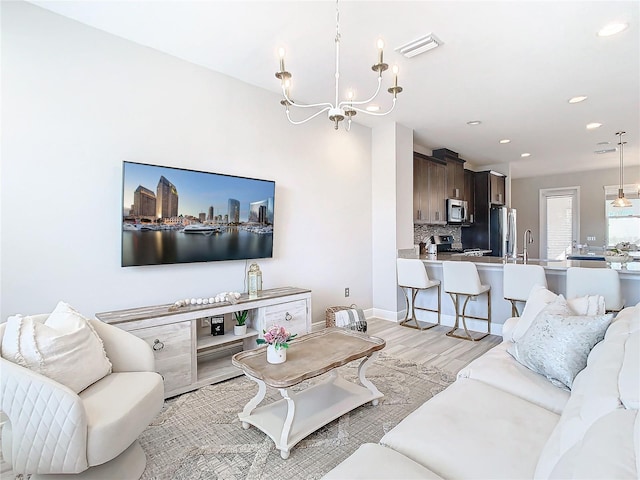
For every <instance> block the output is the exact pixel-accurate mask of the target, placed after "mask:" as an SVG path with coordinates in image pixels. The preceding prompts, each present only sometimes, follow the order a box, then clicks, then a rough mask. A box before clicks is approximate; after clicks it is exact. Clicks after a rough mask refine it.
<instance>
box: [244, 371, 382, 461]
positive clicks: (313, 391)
mask: <svg viewBox="0 0 640 480" xmlns="http://www.w3.org/2000/svg"><path fill="white" fill-rule="evenodd" d="M367 360H368V359H365V362H366V361H367ZM363 363H364V362H363ZM363 373H364V372H363ZM248 376H249V375H248ZM363 377H364V375H363ZM249 378H251V379H252V380H253V381H255V382H256V383H258V385H259V391H258V394H257V395H256V397H255V398H254V399H253V400H252V401H251V402H249V404H247V406H246V407H245V410H244V411H243V412H242V413H240V414H239V415H238V417H239V418H240V420H241V421H242V426H243V428H245V429H246V428H249V425H253V426H255V427H256V428H258V429H260V430H261V431H263V432H264V433H266V434H267V435H268V436H269V437H270V438H271V439H272V440H273V441H274V443H275V445H276V448H277V449H278V450H280V455H281V456H282V458H283V459H287V458H288V457H289V452H290V450H291V448H292V447H293V446H294V445H296V444H297V443H298V442H300V440H302V439H304V438H305V437H307V436H308V435H309V434H311V433H313V432H315V431H316V430H318V429H319V428H320V427H323V426H324V425H326V424H328V423H330V422H332V421H333V420H335V419H336V418H339V417H341V416H342V415H344V414H345V413H347V412H350V411H351V410H353V409H354V408H357V407H360V406H361V405H364V404H365V403H368V402H372V404H373V405H377V404H378V399H379V398H381V397H383V396H384V395H383V394H382V393H380V392H379V391H378V390H377V389H376V388H375V387H373V390H375V391H372V389H370V388H365V387H362V386H360V385H357V384H355V383H352V382H349V381H347V380H345V379H343V378H342V377H340V376H339V375H337V374H336V373H335V371H332V372H331V373H329V374H328V378H326V379H325V380H323V381H321V382H319V383H317V384H315V385H313V386H311V387H309V388H307V389H306V390H303V391H301V392H293V391H291V390H290V389H279V391H280V393H281V395H282V396H283V397H284V398H283V399H282V400H278V401H276V402H274V403H271V404H269V405H264V406H262V407H257V408H253V407H254V406H255V405H257V404H258V403H260V401H261V400H262V398H264V394H265V392H266V385H265V384H264V382H262V381H261V380H259V379H256V378H253V377H251V376H249ZM252 403H253V405H252ZM247 410H248V412H247ZM290 417H291V422H290V423H289V424H288V425H287V423H288V422H289V419H290Z"/></svg>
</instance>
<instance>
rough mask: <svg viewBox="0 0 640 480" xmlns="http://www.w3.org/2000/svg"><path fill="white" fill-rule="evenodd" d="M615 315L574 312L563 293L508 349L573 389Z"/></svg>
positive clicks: (553, 379) (536, 368)
mask: <svg viewBox="0 0 640 480" xmlns="http://www.w3.org/2000/svg"><path fill="white" fill-rule="evenodd" d="M612 318H613V315H593V316H588V315H573V311H572V310H571V308H570V307H569V305H568V304H567V302H566V301H565V300H564V298H563V297H562V295H558V298H557V299H556V300H555V301H554V302H552V303H550V304H549V305H547V306H546V307H545V308H544V309H542V311H541V312H540V313H538V315H537V316H536V318H535V320H534V321H533V322H532V324H531V326H530V327H529V329H528V330H527V331H526V332H525V333H524V335H523V336H522V337H521V338H520V339H519V340H518V341H517V342H515V343H514V344H512V345H510V346H509V348H508V349H507V351H508V352H509V353H510V354H511V355H512V356H513V357H514V358H515V359H516V360H517V361H518V362H520V363H521V364H522V365H524V366H525V367H527V368H529V369H530V370H533V371H534V372H536V373H539V374H541V375H544V376H545V377H546V378H548V379H549V381H551V382H552V383H553V384H554V385H557V386H559V387H562V388H569V389H571V385H572V384H573V379H574V378H575V376H576V375H577V374H578V373H580V372H581V371H582V370H583V369H584V368H585V367H586V366H587V357H588V356H589V352H591V349H592V348H593V347H594V346H595V345H596V344H597V343H598V342H600V341H601V340H602V339H603V338H604V334H605V332H606V330H607V327H608V326H609V324H610V323H611V319H612Z"/></svg>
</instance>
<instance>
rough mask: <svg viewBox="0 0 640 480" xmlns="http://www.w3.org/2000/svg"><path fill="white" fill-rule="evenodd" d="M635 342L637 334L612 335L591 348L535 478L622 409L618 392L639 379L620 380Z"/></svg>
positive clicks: (634, 386) (543, 475)
mask: <svg viewBox="0 0 640 480" xmlns="http://www.w3.org/2000/svg"><path fill="white" fill-rule="evenodd" d="M616 323H617V322H614V324H613V325H612V326H611V327H610V329H611V328H613V327H614V326H615V325H616ZM639 341H640V332H636V333H633V334H627V335H622V334H620V335H616V334H612V335H607V336H606V337H605V340H604V341H603V342H600V343H599V344H598V345H596V346H595V347H594V348H593V350H592V351H591V354H590V355H589V358H588V361H587V368H585V369H584V370H583V371H582V372H580V373H579V374H578V375H577V376H576V378H575V381H574V383H573V388H572V391H571V397H570V398H569V401H568V402H567V405H566V407H565V409H564V411H563V412H562V416H561V417H560V421H559V422H558V425H557V426H556V428H555V429H554V431H553V433H552V434H551V436H550V437H549V440H548V441H547V444H546V445H545V447H544V449H543V451H542V454H541V455H540V459H539V461H538V465H537V467H536V478H547V477H548V476H549V475H550V474H551V472H552V471H553V469H554V468H555V466H556V464H557V463H558V461H559V459H560V458H561V457H562V456H563V455H564V454H565V453H566V452H567V451H568V450H569V449H571V448H572V447H574V446H575V445H576V444H577V443H578V442H580V441H581V440H582V438H583V436H584V435H585V432H586V431H587V430H588V429H589V428H590V427H591V425H593V424H594V423H595V422H596V421H597V420H598V419H600V418H601V417H603V416H605V415H607V414H609V413H611V412H613V411H614V410H616V409H621V408H623V403H622V398H621V391H624V390H627V389H628V390H634V389H635V391H636V392H637V390H638V389H640V378H639V377H637V376H636V377H635V379H633V378H628V377H626V378H624V379H623V376H621V372H622V371H623V367H626V366H625V365H624V364H625V363H626V361H628V360H629V357H628V352H627V351H628V350H629V349H633V348H634V344H637V342H639ZM621 379H622V380H621ZM636 396H637V393H636Z"/></svg>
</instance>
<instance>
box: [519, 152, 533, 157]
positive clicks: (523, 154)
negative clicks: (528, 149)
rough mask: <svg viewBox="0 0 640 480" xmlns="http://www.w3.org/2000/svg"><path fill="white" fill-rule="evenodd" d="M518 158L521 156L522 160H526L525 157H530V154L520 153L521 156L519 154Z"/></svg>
mask: <svg viewBox="0 0 640 480" xmlns="http://www.w3.org/2000/svg"><path fill="white" fill-rule="evenodd" d="M520 156H521V157H522V158H526V157H530V156H531V154H530V153H521V154H520Z"/></svg>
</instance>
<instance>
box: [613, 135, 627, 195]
mask: <svg viewBox="0 0 640 480" xmlns="http://www.w3.org/2000/svg"><path fill="white" fill-rule="evenodd" d="M625 133H627V132H622V131H621V132H617V133H616V135H618V138H619V140H618V145H620V188H618V198H616V199H615V200H614V201H613V202H611V205H612V206H614V207H630V206H631V202H630V201H629V199H627V198H624V161H623V158H622V157H623V150H624V144H625V143H627V142H623V141H622V135H624V134H625Z"/></svg>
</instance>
